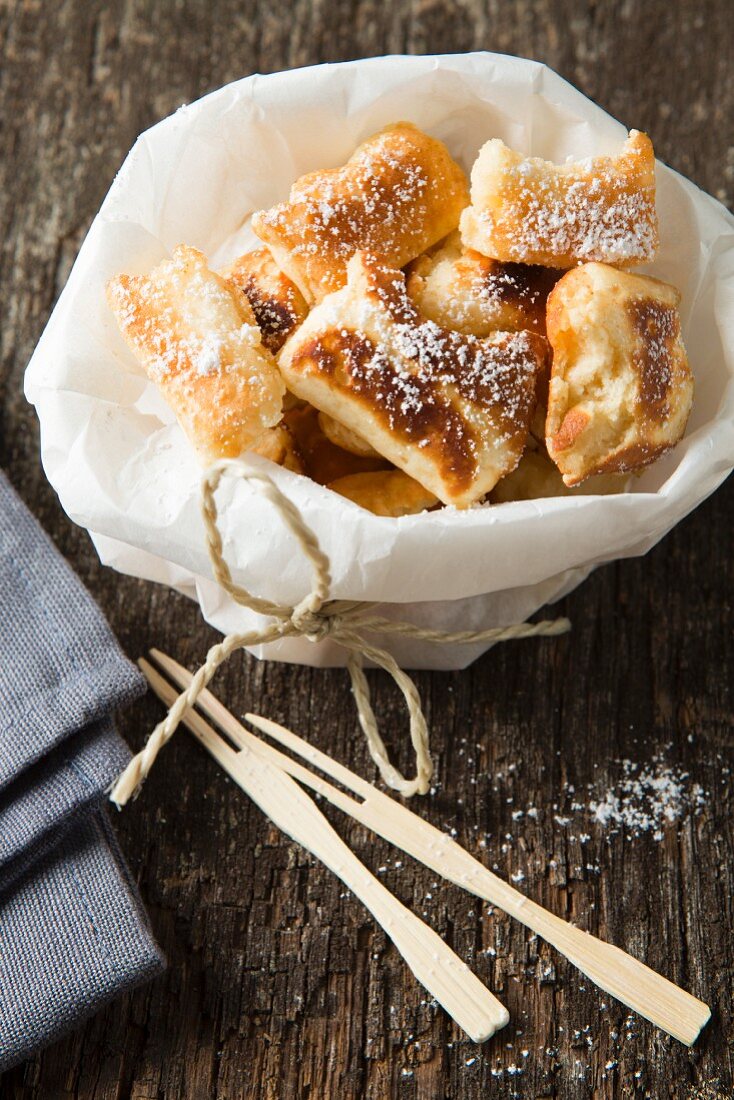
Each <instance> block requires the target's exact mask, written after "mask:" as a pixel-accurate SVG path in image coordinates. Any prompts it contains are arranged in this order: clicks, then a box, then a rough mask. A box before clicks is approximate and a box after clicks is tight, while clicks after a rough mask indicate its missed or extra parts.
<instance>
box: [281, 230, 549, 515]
mask: <svg viewBox="0 0 734 1100" xmlns="http://www.w3.org/2000/svg"><path fill="white" fill-rule="evenodd" d="M348 279H349V281H348V284H347V286H346V287H344V289H342V290H339V291H337V292H336V293H335V294H332V295H330V296H329V297H328V298H327V299H326V300H325V301H324V302H322V303H321V305H320V306H318V307H317V308H316V309H314V310H312V311H311V313H310V314H309V315H308V317H307V318H306V320H305V321H304V323H303V324H302V325H301V327H300V328H299V329H298V331H297V332H296V333H295V335H294V336H292V337H291V339H290V340H289V341H288V343H287V344H286V345H285V347H284V348H283V350H282V352H281V353H280V358H279V360H278V365H279V367H280V369H281V371H282V373H283V376H284V378H285V380H286V383H287V385H288V387H289V389H291V390H292V391H293V392H294V393H296V394H298V395H299V396H300V397H303V398H305V399H306V400H307V401H310V402H311V404H312V405H315V406H316V408H318V409H320V410H321V411H322V412H325V413H328V415H329V416H332V417H334V419H336V420H338V421H339V423H341V424H344V425H346V427H348V428H351V430H352V431H354V432H356V433H357V434H358V435H360V436H362V438H364V439H366V440H367V442H368V443H371V444H372V446H373V447H374V448H375V450H376V451H378V452H379V454H381V455H384V457H385V458H387V459H389V460H390V462H392V463H393V464H394V465H395V466H397V467H398V468H399V469H402V470H404V471H405V473H406V474H408V475H409V476H410V477H412V478H414V479H415V480H416V481H418V482H419V483H420V484H421V485H423V486H424V487H425V488H426V489H428V490H429V491H430V492H432V493H433V494H434V495H435V496H437V497H438V499H439V500H441V501H443V502H444V503H445V504H454V505H456V506H457V507H468V506H469V505H470V504H472V503H473V502H474V501H477V500H479V499H480V498H481V497H483V496H484V494H485V493H487V492H488V491H489V490H490V489H491V488H492V487H493V486H494V485H495V483H496V482H497V481H498V480H499V478H500V477H502V476H503V475H504V474H506V473H508V472H509V470H511V469H513V467H514V466H516V465H517V462H518V461H519V459H520V456H521V454H522V452H523V449H524V447H525V441H526V438H527V434H528V425H529V422H530V418H531V416H532V413H533V407H534V404H535V388H536V382H537V379H538V377H539V375H540V373H541V371H542V370H543V367H544V364H545V359H546V351H547V344H546V341H545V340H544V339H543V338H542V337H539V336H536V335H535V334H534V333H530V332H520V333H516V332H497V333H493V334H492V335H491V336H490V337H488V338H486V339H483V340H479V339H477V338H476V337H473V336H463V335H462V334H460V333H458V332H451V331H449V330H447V329H442V328H440V327H439V326H438V325H436V324H434V323H433V322H432V321H424V320H422V319H421V317H420V316H419V314H418V312H417V311H416V309H415V306H414V305H413V303H412V302H411V300H410V298H409V297H408V295H407V292H406V289H405V278H404V276H403V275H402V273H401V272H399V271H395V270H394V269H391V268H389V267H387V266H385V265H384V264H383V263H382V262H381V261H379V260H378V259H376V258H375V257H374V256H370V255H369V254H367V253H362V252H359V253H357V254H356V255H355V256H354V257H353V259H352V260H351V261H350V263H349V271H348Z"/></svg>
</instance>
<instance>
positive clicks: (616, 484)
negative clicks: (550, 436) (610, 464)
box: [489, 448, 629, 504]
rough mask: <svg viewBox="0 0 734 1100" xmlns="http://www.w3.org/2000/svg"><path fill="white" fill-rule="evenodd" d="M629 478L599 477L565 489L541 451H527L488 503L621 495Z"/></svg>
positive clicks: (496, 488)
mask: <svg viewBox="0 0 734 1100" xmlns="http://www.w3.org/2000/svg"><path fill="white" fill-rule="evenodd" d="M628 480H629V479H628V478H627V477H626V475H624V474H599V475H598V476H597V477H590V478H588V480H587V481H585V482H584V483H583V485H580V486H579V487H578V488H576V489H569V487H568V486H567V485H566V484H565V483H564V481H563V478H562V477H561V474H560V472H559V470H558V469H557V467H556V466H554V465H553V463H552V462H551V460H550V459H549V458H548V455H547V453H546V451H545V448H542V449H541V448H538V449H537V450H530V449H528V450H527V451H526V452H525V454H524V455H523V456H522V458H521V459H520V462H519V464H518V465H517V466H516V467H515V469H514V470H513V471H512V473H509V474H507V475H506V476H505V477H503V478H502V480H501V481H498V482H497V484H496V485H495V487H494V489H493V490H492V492H491V493H490V496H489V499H490V501H491V503H492V504H505V503H507V502H509V501H512V500H539V499H540V498H541V497H567V496H588V495H589V494H592V493H599V494H604V495H606V494H608V493H621V492H622V491H623V489H624V487H625V485H626V484H627V481H628Z"/></svg>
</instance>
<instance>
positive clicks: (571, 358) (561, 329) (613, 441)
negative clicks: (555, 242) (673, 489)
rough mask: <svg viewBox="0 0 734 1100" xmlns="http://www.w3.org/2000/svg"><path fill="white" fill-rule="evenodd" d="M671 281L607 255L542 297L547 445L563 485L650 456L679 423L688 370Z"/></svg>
mask: <svg viewBox="0 0 734 1100" xmlns="http://www.w3.org/2000/svg"><path fill="white" fill-rule="evenodd" d="M679 300H680V295H679V293H678V291H677V290H676V289H675V287H672V286H668V284H667V283H661V282H659V281H658V280H657V279H649V278H647V277H645V276H642V275H631V274H629V273H627V272H622V271H618V270H616V269H615V268H613V267H608V266H607V265H605V264H586V265H584V266H583V267H577V268H575V269H574V270H573V271H569V272H567V274H566V275H564V277H563V278H562V279H561V281H560V282H559V283H558V285H557V286H556V287H555V289H554V290H553V291H552V292H551V295H550V298H549V299H548V339H549V341H550V343H551V346H552V348H553V368H552V373H551V381H550V390H549V395H548V417H547V420H546V443H547V447H548V453H549V454H550V456H551V458H552V459H553V461H554V462H555V463H556V465H557V466H558V469H559V470H560V471H561V473H562V474H563V480H564V482H565V483H566V485H578V484H580V482H582V481H584V480H585V479H586V478H587V477H590V476H591V475H592V474H598V473H608V472H614V471H631V470H635V469H637V468H639V467H641V466H645V465H647V464H648V463H650V462H653V461H654V460H655V459H656V458H658V457H659V456H660V455H661V454H663V453H664V452H665V451H667V450H669V449H670V448H671V447H673V446H674V445H675V444H676V443H677V442H678V440H679V439H680V438H681V436H682V435H683V433H684V431H685V427H686V421H687V420H688V414H689V412H690V408H691V402H692V400H693V377H692V374H691V370H690V368H689V365H688V359H687V356H686V351H685V348H684V347H683V342H682V340H681V334H680V318H679V315H678V303H679Z"/></svg>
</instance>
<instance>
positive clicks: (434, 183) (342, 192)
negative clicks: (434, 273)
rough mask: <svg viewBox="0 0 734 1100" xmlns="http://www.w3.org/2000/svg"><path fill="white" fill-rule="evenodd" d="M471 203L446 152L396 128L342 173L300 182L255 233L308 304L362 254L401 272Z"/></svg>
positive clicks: (405, 126)
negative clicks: (378, 258)
mask: <svg viewBox="0 0 734 1100" xmlns="http://www.w3.org/2000/svg"><path fill="white" fill-rule="evenodd" d="M468 201H469V193H468V190H467V185H466V177H465V176H464V173H463V171H462V170H461V168H459V166H458V164H456V163H455V162H454V161H453V160H452V159H451V156H450V155H449V152H448V149H447V148H446V146H445V145H443V144H442V142H440V141H436V139H435V138H432V137H429V136H428V135H427V134H424V133H422V132H421V131H420V130H418V129H417V128H416V127H415V126H413V125H412V123H410V122H397V123H395V124H394V125H392V126H386V127H385V129H384V130H380V131H379V133H377V134H374V135H373V136H372V137H370V138H368V139H367V141H365V142H363V143H362V144H361V145H360V146H359V147H358V148H357V149H356V150H355V152H354V153H353V154H352V156H351V157H350V158H349V160H348V161H347V163H346V164H345V165H344V166H343V167H342V168H331V169H326V170H324V171H320V172H311V173H309V174H308V175H306V176H302V177H301V179H299V180H297V181H296V183H294V184H293V187H292V188H291V193H290V197H289V199H288V202H283V203H280V204H279V205H277V206H274V207H272V208H271V209H270V210H261V211H259V212H258V213H256V214H254V215H253V218H252V228H253V229H254V231H255V232H256V233H257V235H258V237H260V238H261V240H263V241H264V242H265V244H266V245H267V246H268V248H269V249H270V251H271V252H272V254H273V256H274V257H275V260H276V263H277V264H278V266H279V267H280V268H282V270H283V271H284V272H285V273H286V275H288V276H289V278H291V279H292V280H293V282H294V283H295V284H296V286H298V288H299V289H300V291H301V293H302V294H303V296H304V298H305V299H306V301H307V302H308V303H309V304H310V303H313V302H318V301H320V300H321V299H322V298H323V297H324V296H325V295H326V294H330V293H331V292H332V291H334V290H338V289H339V288H340V287H342V286H344V284H345V283H346V281H347V263H348V261H349V259H350V258H351V257H352V256H353V255H354V253H355V252H356V251H358V250H360V249H365V250H368V251H371V252H375V253H377V254H379V255H380V256H381V257H382V258H383V259H384V260H385V261H386V262H387V263H390V264H391V265H392V266H393V267H403V266H404V265H405V264H407V263H408V262H409V261H410V260H413V259H415V257H416V256H419V255H420V254H421V252H424V251H425V250H426V249H427V248H429V247H430V246H431V245H432V244H435V243H436V241H439V240H440V239H441V238H442V237H445V236H446V234H447V233H450V232H451V230H452V229H455V228H456V226H457V225H458V224H459V215H460V213H461V211H462V210H463V208H464V207H465V206H466V204H467V203H468Z"/></svg>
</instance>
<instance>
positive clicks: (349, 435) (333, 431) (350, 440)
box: [319, 413, 379, 458]
mask: <svg viewBox="0 0 734 1100" xmlns="http://www.w3.org/2000/svg"><path fill="white" fill-rule="evenodd" d="M319 424H320V426H321V430H322V432H323V433H324V435H325V436H326V437H327V438H328V439H330V440H331V442H332V443H334V444H336V446H337V447H341V448H342V450H344V451H349V453H350V454H353V455H360V457H361V458H376V457H379V456H378V454H377V451H376V450H375V448H374V447H373V446H372V445H371V444H370V443H368V442H367V440H366V439H362V436H361V435H357V433H356V432H353V431H352V430H351V428H345V427H344V425H343V424H340V423H339V421H338V420H334V417H333V416H327V414H326V413H319Z"/></svg>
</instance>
